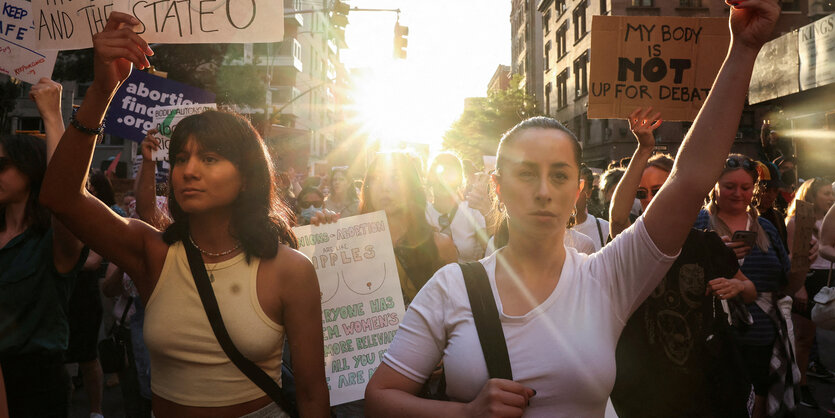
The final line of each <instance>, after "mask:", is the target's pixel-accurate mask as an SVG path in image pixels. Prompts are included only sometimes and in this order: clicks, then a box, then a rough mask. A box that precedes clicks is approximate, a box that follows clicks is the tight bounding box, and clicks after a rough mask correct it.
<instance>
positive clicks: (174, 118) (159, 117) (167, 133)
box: [151, 103, 217, 161]
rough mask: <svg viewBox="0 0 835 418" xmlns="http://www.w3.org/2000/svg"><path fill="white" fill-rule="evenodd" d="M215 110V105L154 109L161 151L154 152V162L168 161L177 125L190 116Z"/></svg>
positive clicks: (155, 125) (160, 107) (152, 156)
mask: <svg viewBox="0 0 835 418" xmlns="http://www.w3.org/2000/svg"><path fill="white" fill-rule="evenodd" d="M214 109H217V106H216V105H215V104H214V103H209V104H196V105H188V106H159V107H157V108H156V109H154V127H155V128H157V131H158V132H157V134H156V138H157V139H158V140H159V149H157V150H156V151H154V152H153V154H152V155H151V158H152V159H153V160H154V161H166V160H168V148H169V145H170V144H171V134H172V133H173V132H174V128H176V127H177V124H178V123H180V121H181V120H183V119H184V118H186V117H188V116H191V115H199V114H200V113H203V112H205V111H207V110H214Z"/></svg>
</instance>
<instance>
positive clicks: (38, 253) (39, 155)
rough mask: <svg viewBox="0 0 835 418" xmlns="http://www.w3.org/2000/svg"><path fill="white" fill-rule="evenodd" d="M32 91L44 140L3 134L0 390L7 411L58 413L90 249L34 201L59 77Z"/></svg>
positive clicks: (52, 129)
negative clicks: (73, 313) (73, 302)
mask: <svg viewBox="0 0 835 418" xmlns="http://www.w3.org/2000/svg"><path fill="white" fill-rule="evenodd" d="M29 95H30V97H31V98H32V100H33V101H34V102H35V105H36V106H37V108H38V111H39V112H40V114H41V117H42V118H43V122H44V126H45V127H46V141H44V140H43V139H40V138H35V137H33V136H27V135H2V136H0V367H2V369H3V373H4V376H5V379H6V386H5V391H4V395H3V396H2V397H0V398H5V399H7V402H8V414H9V415H8V416H10V417H12V418H15V417H36V416H56V417H60V416H66V414H67V407H68V404H67V394H68V393H69V390H70V380H69V376H68V375H67V372H66V370H65V369H64V364H63V357H64V352H65V350H66V349H67V345H68V342H69V323H68V320H67V315H68V300H69V297H70V294H71V293H72V289H73V286H74V285H75V280H76V278H77V276H78V272H79V271H80V270H81V267H82V266H83V264H84V261H85V260H86V259H87V253H88V251H87V249H86V248H83V245H82V243H81V242H80V241H79V240H78V239H77V238H76V237H75V236H74V235H73V234H72V233H71V232H70V231H69V230H68V229H67V228H66V227H65V226H64V224H63V223H62V222H60V221H59V220H57V219H55V218H54V217H53V216H52V213H50V212H49V210H48V209H47V208H46V207H44V206H43V205H41V203H40V202H39V201H38V198H39V194H40V192H41V190H42V186H43V179H44V172H45V171H46V166H47V163H48V162H49V161H50V159H51V157H52V155H53V153H54V151H55V148H56V147H57V146H58V142H59V140H60V139H61V134H63V132H64V121H63V118H62V117H61V85H60V84H58V83H56V82H54V81H52V80H49V79H41V80H40V82H39V83H38V84H36V85H34V86H33V87H32V90H31V92H30V94H29ZM79 188H83V185H79ZM0 390H2V387H0ZM5 407H6V405H5V403H3V404H0V409H4V410H5ZM0 415H4V411H0Z"/></svg>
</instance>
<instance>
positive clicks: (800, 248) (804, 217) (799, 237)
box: [791, 199, 815, 297]
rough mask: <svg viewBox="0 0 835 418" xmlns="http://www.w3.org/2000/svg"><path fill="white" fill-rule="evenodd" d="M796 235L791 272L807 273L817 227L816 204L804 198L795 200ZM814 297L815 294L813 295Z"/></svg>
mask: <svg viewBox="0 0 835 418" xmlns="http://www.w3.org/2000/svg"><path fill="white" fill-rule="evenodd" d="M794 203H795V205H796V206H795V212H794V237H793V240H792V248H791V256H792V260H791V274H792V275H794V274H801V275H803V276H805V275H806V272H807V271H808V270H809V266H810V264H811V262H810V261H809V250H810V249H811V247H812V245H811V243H812V232H813V231H814V229H815V205H814V204H812V203H809V202H805V201H802V200H799V199H797V200H795V201H794ZM812 296H813V297H814V295H812Z"/></svg>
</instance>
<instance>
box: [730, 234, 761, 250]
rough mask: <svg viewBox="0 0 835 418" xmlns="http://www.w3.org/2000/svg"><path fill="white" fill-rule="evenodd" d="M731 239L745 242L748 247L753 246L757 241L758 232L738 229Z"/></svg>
mask: <svg viewBox="0 0 835 418" xmlns="http://www.w3.org/2000/svg"><path fill="white" fill-rule="evenodd" d="M731 241H735V242H743V243H745V246H746V247H753V246H754V243H755V242H757V233H756V232H754V231H736V232H734V236H733V237H732V238H731Z"/></svg>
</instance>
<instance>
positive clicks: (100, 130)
mask: <svg viewBox="0 0 835 418" xmlns="http://www.w3.org/2000/svg"><path fill="white" fill-rule="evenodd" d="M78 109H79V108H75V109H73V111H72V117H71V118H70V125H71V126H72V127H73V128H75V129H78V130H79V131H81V132H82V133H85V134H87V135H94V136H101V135H103V134H104V121H102V123H101V125H99V127H98V128H96V129H91V128H88V127H86V126H84V125H82V124H81V122H79V121H78V119H76V118H75V114H76V113H78Z"/></svg>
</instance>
